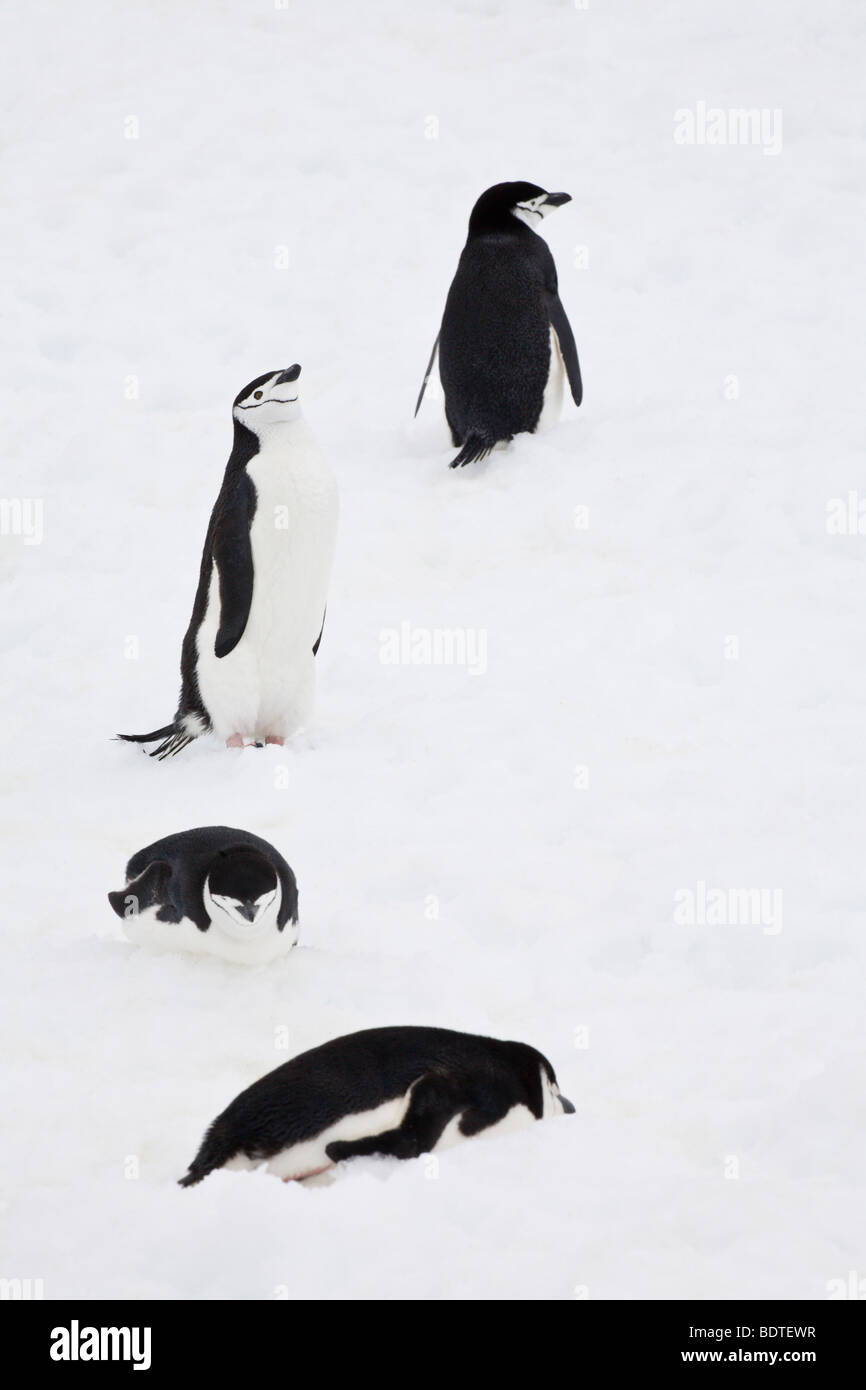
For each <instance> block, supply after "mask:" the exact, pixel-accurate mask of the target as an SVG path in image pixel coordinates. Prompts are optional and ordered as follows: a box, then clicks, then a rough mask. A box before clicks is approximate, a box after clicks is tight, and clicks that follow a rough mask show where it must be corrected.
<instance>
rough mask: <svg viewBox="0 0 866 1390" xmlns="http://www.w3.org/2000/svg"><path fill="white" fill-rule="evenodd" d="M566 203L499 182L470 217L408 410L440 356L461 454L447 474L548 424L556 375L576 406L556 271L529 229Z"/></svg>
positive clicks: (556, 398)
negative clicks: (421, 377)
mask: <svg viewBox="0 0 866 1390" xmlns="http://www.w3.org/2000/svg"><path fill="white" fill-rule="evenodd" d="M570 201H571V195H570V194H568V193H546V192H545V190H544V189H543V188H539V187H538V185H537V184H534V183H498V184H496V185H494V187H493V188H488V189H487V192H486V193H482V195H481V197H480V198H479V199H478V202H477V203H476V204H475V207H474V208H473V209H472V216H471V217H470V219H469V235H468V237H467V240H466V245H465V246H464V248H463V252H462V254H461V256H460V261H459V264H458V266H457V273H456V275H455V276H454V280H453V282H452V285H451V288H450V290H449V291H448V298H447V300H446V302H445V312H444V314H443V316H442V326H441V328H440V330H439V336H438V338H437V339H436V342H435V343H434V345H433V351H432V353H431V354H430V361H429V363H428V365H427V371H426V373H425V375H424V381H423V383H422V385H421V392H420V394H419V396H418V402H417V404H416V406H415V414H416V415H417V414H418V411H419V409H420V407H421V402H422V400H423V398H424V391H425V389H426V387H427V382H428V380H429V377H430V373H431V371H432V370H433V364H434V362H435V361H436V356H437V353H438V356H439V375H440V378H441V380H442V389H443V391H444V393H445V415H446V418H447V420H448V425H449V428H450V430H451V438H452V442H453V443H454V444H455V445H460V446H461V448H460V452H459V454H458V455H457V457H456V458H455V459H454V460H453V461H452V463H451V467H452V468H461V467H464V466H465V465H466V464H467V463H474V462H475V461H476V460H478V459H483V458H485V457H486V456H487V454H489V453H490V452H491V450H492V449H494V448H495V447H496V445H497V444H501V443H505V442H506V441H508V440H509V439H513V437H514V435H515V434H521V433H524V432H527V433H530V434H532V433H533V432H534V431H535V430H536V429H537V428H538V426H539V425H541V426H542V427H546V426H547V425H549V424H553V423H555V421H556V420H557V419H558V418H559V411H560V407H561V404H562V389H563V376H564V375H567V377H568V383H569V387H570V389H571V394H572V397H573V399H574V403H575V405H580V403H581V400H582V399H583V385H582V382H581V377H580V365H579V362H578V357H577V347H576V346H575V342H574V334H573V333H572V331H571V325H570V324H569V322H568V318H567V316H566V312H565V310H564V308H563V307H562V302H561V300H560V298H559V288H558V282H557V276H556V266H555V264H554V261H553V256H552V255H551V252H550V248H549V247H548V245H547V243H546V241H544V240H543V239H542V238H541V237H540V236H538V235H537V234H536V232H535V230H534V229H535V228H536V227H538V226H540V225H541V222H542V220H543V218H545V217H546V216H547V214H548V213H550V212H552V211H553V209H554V208H558V207H561V206H562V204H563V203H568V202H570Z"/></svg>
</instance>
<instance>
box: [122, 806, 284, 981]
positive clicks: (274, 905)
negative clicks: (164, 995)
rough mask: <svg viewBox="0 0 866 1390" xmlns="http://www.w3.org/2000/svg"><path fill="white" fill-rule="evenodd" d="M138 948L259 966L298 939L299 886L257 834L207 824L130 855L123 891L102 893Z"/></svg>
mask: <svg viewBox="0 0 866 1390" xmlns="http://www.w3.org/2000/svg"><path fill="white" fill-rule="evenodd" d="M108 901H109V902H110V903H111V906H112V907H113V909H114V911H115V912H116V913H117V915H118V917H120V918H121V919H122V921H123V925H124V930H125V932H126V936H127V937H128V939H129V940H130V941H132V942H133V943H134V944H136V945H143V946H150V947H151V948H153V949H155V950H157V951H191V952H194V953H195V954H198V955H212V956H221V957H222V959H223V960H229V961H232V962H234V963H235V964H243V965H261V964H264V963H265V962H267V961H271V960H276V959H277V958H278V957H279V956H285V955H288V953H289V951H291V949H292V947H293V946H294V945H295V943H296V942H297V939H298V885H297V882H296V880H295V875H294V874H293V873H292V870H291V869H290V867H289V865H288V864H287V863H286V861H285V859H284V858H283V856H282V855H281V854H280V853H279V851H278V850H276V849H274V847H273V845H271V844H268V842H267V840H262V839H260V838H259V836H258V835H251V834H250V833H249V832H248V831H246V830H235V829H233V828H232V827H231V826H227V825H205V826H200V827H198V828H197V829H195V830H182V831H180V832H179V833H178V834H176V835H166V836H165V837H164V838H163V839H162V840H156V841H155V842H154V843H153V844H152V845H147V846H146V848H145V849H140V850H139V851H138V853H137V854H134V855H133V856H132V858H131V859H130V861H129V863H128V864H127V866H126V884H125V887H123V888H121V889H119V890H118V891H117V892H114V893H109V894H108Z"/></svg>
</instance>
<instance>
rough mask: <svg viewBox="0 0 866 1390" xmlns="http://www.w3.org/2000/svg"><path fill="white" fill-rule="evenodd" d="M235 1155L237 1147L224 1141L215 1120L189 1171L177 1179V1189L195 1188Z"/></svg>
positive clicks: (217, 1121) (217, 1122)
mask: <svg viewBox="0 0 866 1390" xmlns="http://www.w3.org/2000/svg"><path fill="white" fill-rule="evenodd" d="M235 1153H237V1145H236V1144H231V1143H228V1142H227V1141H226V1139H225V1138H224V1136H223V1135H222V1134H221V1132H220V1128H219V1120H215V1121H214V1123H213V1124H212V1125H211V1127H210V1129H209V1130H208V1132H207V1134H206V1135H205V1137H204V1139H203V1140H202V1142H201V1147H200V1149H199V1151H198V1153H197V1154H196V1156H195V1158H194V1159H193V1161H192V1163H191V1164H190V1165H189V1171H188V1172H187V1173H186V1174H185V1175H184V1176H183V1177H182V1178H178V1186H179V1187H195V1185H196V1183H199V1182H201V1181H202V1179H203V1178H206V1177H207V1175H208V1173H212V1172H213V1171H214V1169H215V1168H222V1166H223V1164H224V1163H228V1161H229V1159H230V1158H233V1157H234V1155H235Z"/></svg>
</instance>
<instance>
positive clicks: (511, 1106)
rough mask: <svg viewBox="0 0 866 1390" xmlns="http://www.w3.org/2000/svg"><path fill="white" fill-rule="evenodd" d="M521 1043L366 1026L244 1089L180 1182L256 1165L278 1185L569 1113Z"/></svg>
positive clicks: (545, 1068) (544, 1064)
mask: <svg viewBox="0 0 866 1390" xmlns="http://www.w3.org/2000/svg"><path fill="white" fill-rule="evenodd" d="M573 1113H574V1106H573V1105H572V1103H571V1101H569V1100H566V1099H565V1097H564V1096H563V1095H561V1094H560V1090H559V1086H558V1085H557V1081H556V1074H555V1073H554V1070H553V1067H552V1066H551V1065H550V1063H549V1062H548V1060H547V1058H546V1057H543V1056H542V1054H541V1053H540V1052H536V1050H535V1048H534V1047H529V1046H527V1044H526V1043H518V1042H502V1041H500V1040H499V1039H498V1038H483V1037H476V1036H474V1035H472V1034H470V1033H454V1032H452V1031H451V1030H450V1029H447V1028H410V1027H404V1028H369V1029H366V1030H365V1031H363V1032H361V1033H349V1034H347V1035H346V1036H345V1037H342V1038H334V1039H332V1040H331V1042H327V1043H324V1044H322V1046H321V1047H314V1048H312V1050H311V1051H309V1052H303V1053H301V1055H300V1056H298V1057H293V1058H292V1060H291V1061H290V1062H284V1063H283V1065H282V1066H280V1067H277V1068H276V1070H274V1071H271V1072H268V1074H267V1076H263V1077H261V1079H260V1080H258V1081H255V1082H254V1083H253V1085H252V1086H248V1087H247V1089H246V1090H245V1091H242V1092H241V1094H240V1095H239V1096H237V1097H236V1098H235V1099H234V1100H233V1101H232V1103H231V1104H230V1105H229V1106H228V1107H227V1109H225V1110H224V1111H223V1112H222V1114H221V1115H218V1116H217V1118H216V1119H215V1120H214V1122H213V1124H212V1125H211V1126H210V1128H209V1129H208V1131H207V1133H206V1135H205V1137H204V1139H203V1140H202V1143H201V1146H200V1148H199V1151H198V1153H197V1154H196V1156H195V1158H194V1159H193V1161H192V1163H191V1164H190V1166H189V1171H188V1172H187V1174H186V1176H185V1177H183V1178H181V1179H180V1185H181V1187H192V1186H194V1184H195V1183H198V1182H201V1180H202V1178H206V1177H207V1175H208V1173H212V1172H213V1171H214V1169H216V1168H240V1169H244V1168H257V1167H259V1166H261V1165H262V1164H264V1165H265V1166H266V1168H267V1171H268V1172H269V1173H274V1174H275V1175H276V1176H277V1177H280V1178H282V1179H283V1181H284V1182H291V1181H292V1180H294V1179H297V1180H302V1179H304V1178H314V1177H317V1176H318V1175H319V1174H320V1173H324V1172H325V1171H326V1170H327V1169H329V1168H332V1167H333V1166H334V1165H335V1164H337V1163H340V1162H342V1161H343V1160H344V1159H348V1158H355V1157H359V1156H361V1155H369V1154H382V1155H386V1156H388V1157H390V1158H400V1159H406V1158H418V1157H419V1156H420V1155H421V1154H427V1153H434V1152H437V1151H438V1150H440V1149H444V1148H448V1147H450V1146H451V1145H452V1144H455V1143H457V1142H458V1141H459V1140H461V1139H469V1138H472V1137H474V1136H477V1135H485V1136H489V1135H493V1134H494V1133H499V1134H502V1133H505V1132H509V1131H511V1130H513V1129H518V1128H522V1127H523V1126H524V1125H527V1124H530V1123H531V1122H532V1121H533V1120H542V1119H545V1118H547V1117H548V1116H553V1115H563V1114H573Z"/></svg>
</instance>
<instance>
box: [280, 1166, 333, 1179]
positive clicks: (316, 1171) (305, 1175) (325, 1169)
mask: <svg viewBox="0 0 866 1390" xmlns="http://www.w3.org/2000/svg"><path fill="white" fill-rule="evenodd" d="M333 1167H335V1165H334V1164H333V1163H324V1164H323V1165H322V1167H321V1168H311V1169H310V1171H309V1173H298V1175H297V1177H295V1178H283V1182H306V1181H307V1178H317V1177H318V1176H319V1174H320V1173H328V1172H330V1170H331V1169H332V1168H333Z"/></svg>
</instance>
